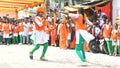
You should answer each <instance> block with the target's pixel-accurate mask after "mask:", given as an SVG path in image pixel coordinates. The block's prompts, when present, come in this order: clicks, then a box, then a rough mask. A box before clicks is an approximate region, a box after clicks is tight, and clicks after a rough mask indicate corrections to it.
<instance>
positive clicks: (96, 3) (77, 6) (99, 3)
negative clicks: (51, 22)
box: [64, 0, 109, 11]
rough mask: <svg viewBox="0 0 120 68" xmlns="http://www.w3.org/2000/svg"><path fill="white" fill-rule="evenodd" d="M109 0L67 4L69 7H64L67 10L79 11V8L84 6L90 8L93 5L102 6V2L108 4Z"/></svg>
mask: <svg viewBox="0 0 120 68" xmlns="http://www.w3.org/2000/svg"><path fill="white" fill-rule="evenodd" d="M108 2H109V0H105V1H94V2H89V3H84V4H82V5H75V6H67V7H64V9H65V10H68V11H77V10H78V8H81V7H82V8H84V9H89V8H92V7H95V6H100V5H102V4H106V3H108Z"/></svg>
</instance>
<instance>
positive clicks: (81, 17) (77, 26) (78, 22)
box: [75, 14, 86, 30]
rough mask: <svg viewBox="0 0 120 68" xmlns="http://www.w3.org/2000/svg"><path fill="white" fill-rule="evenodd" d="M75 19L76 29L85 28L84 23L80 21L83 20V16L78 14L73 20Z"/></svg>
mask: <svg viewBox="0 0 120 68" xmlns="http://www.w3.org/2000/svg"><path fill="white" fill-rule="evenodd" d="M75 21H76V25H75V27H76V30H78V29H82V30H86V23H82V22H83V16H82V15H81V14H80V15H79V17H78V18H77V19H76V20H75Z"/></svg>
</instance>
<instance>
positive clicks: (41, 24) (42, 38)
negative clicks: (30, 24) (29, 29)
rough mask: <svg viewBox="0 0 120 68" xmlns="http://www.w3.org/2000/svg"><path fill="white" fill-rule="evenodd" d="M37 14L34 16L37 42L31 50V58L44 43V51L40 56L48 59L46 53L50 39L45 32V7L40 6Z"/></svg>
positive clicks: (42, 58)
mask: <svg viewBox="0 0 120 68" xmlns="http://www.w3.org/2000/svg"><path fill="white" fill-rule="evenodd" d="M36 12H37V16H36V17H35V18H34V24H35V34H36V38H35V41H34V42H35V44H36V46H35V47H34V48H33V49H32V51H30V59H33V54H34V52H35V51H36V50H38V49H39V48H40V45H44V47H43V52H42V55H41V57H40V59H41V60H43V61H46V59H45V54H46V51H47V48H48V39H47V37H46V35H47V34H46V32H45V27H46V26H45V18H44V17H43V13H44V8H43V7H40V8H38V9H37V11H36Z"/></svg>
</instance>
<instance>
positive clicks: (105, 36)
mask: <svg viewBox="0 0 120 68" xmlns="http://www.w3.org/2000/svg"><path fill="white" fill-rule="evenodd" d="M111 30H112V25H111V24H109V28H108V29H107V25H106V24H105V25H104V26H103V36H104V38H109V37H110V35H111Z"/></svg>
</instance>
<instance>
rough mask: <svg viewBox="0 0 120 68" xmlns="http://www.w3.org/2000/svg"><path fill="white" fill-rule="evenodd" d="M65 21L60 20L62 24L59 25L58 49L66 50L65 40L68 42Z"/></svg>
mask: <svg viewBox="0 0 120 68" xmlns="http://www.w3.org/2000/svg"><path fill="white" fill-rule="evenodd" d="M66 23H67V21H66V19H63V20H62V23H61V24H60V29H59V33H60V48H63V49H66V48H67V40H68V30H67V27H66Z"/></svg>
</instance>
